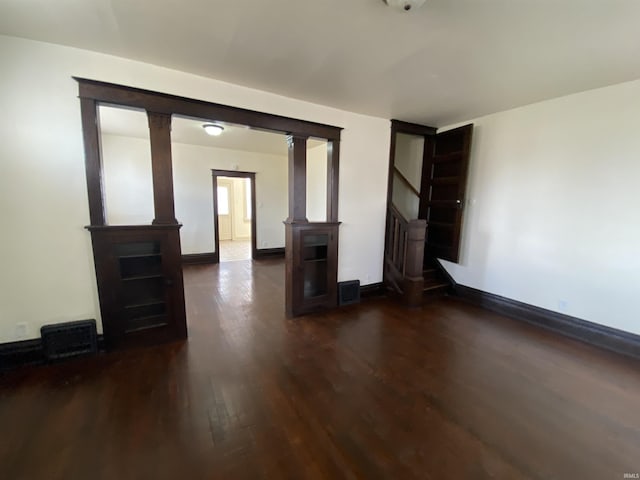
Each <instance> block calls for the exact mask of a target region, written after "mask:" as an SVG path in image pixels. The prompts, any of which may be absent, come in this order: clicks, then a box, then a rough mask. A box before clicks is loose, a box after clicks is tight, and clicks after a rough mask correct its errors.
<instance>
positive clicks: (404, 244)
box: [384, 205, 426, 307]
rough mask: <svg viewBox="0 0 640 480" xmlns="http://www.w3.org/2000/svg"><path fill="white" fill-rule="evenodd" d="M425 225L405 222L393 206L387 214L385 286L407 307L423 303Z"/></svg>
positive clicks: (422, 221)
mask: <svg viewBox="0 0 640 480" xmlns="http://www.w3.org/2000/svg"><path fill="white" fill-rule="evenodd" d="M425 230H426V222H425V221H424V220H420V219H416V220H411V221H407V220H406V219H405V218H404V217H403V216H402V215H401V214H400V212H398V210H397V209H396V208H395V207H394V206H393V205H392V206H390V207H389V209H388V212H387V228H386V233H385V245H386V248H387V250H385V253H384V278H385V282H386V283H387V284H389V286H390V287H391V288H392V289H393V290H395V292H396V293H397V294H398V295H399V296H400V297H401V298H402V302H403V303H404V304H405V305H407V306H409V307H416V306H418V305H420V304H421V303H422V293H423V290H424V278H423V274H422V273H423V272H422V269H423V264H424V261H423V258H422V256H423V255H424V240H425Z"/></svg>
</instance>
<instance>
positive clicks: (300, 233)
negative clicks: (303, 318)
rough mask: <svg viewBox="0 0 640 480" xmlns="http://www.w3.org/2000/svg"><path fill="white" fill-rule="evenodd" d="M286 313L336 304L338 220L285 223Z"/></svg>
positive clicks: (305, 311) (291, 313)
mask: <svg viewBox="0 0 640 480" xmlns="http://www.w3.org/2000/svg"><path fill="white" fill-rule="evenodd" d="M285 225H286V232H287V251H286V255H287V257H288V258H287V260H288V261H287V273H286V276H287V278H286V279H287V288H286V293H287V298H286V304H287V307H286V308H287V314H288V315H290V316H296V315H301V314H304V313H309V312H313V311H316V310H320V309H323V308H331V307H335V306H336V305H337V286H338V278H337V277H338V274H337V265H338V225H339V223H286V224H285Z"/></svg>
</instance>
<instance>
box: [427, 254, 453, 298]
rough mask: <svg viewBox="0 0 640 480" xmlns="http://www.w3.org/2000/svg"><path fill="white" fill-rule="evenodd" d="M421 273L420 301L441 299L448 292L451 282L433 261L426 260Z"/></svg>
mask: <svg viewBox="0 0 640 480" xmlns="http://www.w3.org/2000/svg"><path fill="white" fill-rule="evenodd" d="M425 263H427V265H426V266H425V268H424V270H423V271H422V278H423V279H424V283H423V285H422V300H423V302H424V301H430V300H433V299H435V298H439V297H442V296H443V295H446V294H447V293H448V292H449V289H450V287H451V282H450V281H449V279H448V278H447V276H446V275H445V274H444V273H443V272H442V270H441V269H442V267H441V266H440V265H438V264H437V261H436V260H434V259H428V260H427V261H426V262H425Z"/></svg>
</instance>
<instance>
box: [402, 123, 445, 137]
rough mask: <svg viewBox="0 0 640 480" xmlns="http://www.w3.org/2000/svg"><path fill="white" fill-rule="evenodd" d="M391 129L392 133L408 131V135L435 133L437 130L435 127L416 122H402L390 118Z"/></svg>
mask: <svg viewBox="0 0 640 480" xmlns="http://www.w3.org/2000/svg"><path fill="white" fill-rule="evenodd" d="M391 130H392V131H393V133H408V134H410V135H423V136H428V135H435V134H436V132H437V131H438V129H437V128H435V127H429V126H427V125H418V124H417V123H409V122H403V121H402V120H391Z"/></svg>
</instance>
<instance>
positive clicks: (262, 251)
mask: <svg viewBox="0 0 640 480" xmlns="http://www.w3.org/2000/svg"><path fill="white" fill-rule="evenodd" d="M284 255H285V248H284V247H276V248H258V249H257V250H256V256H255V258H256V259H262V258H284Z"/></svg>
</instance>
